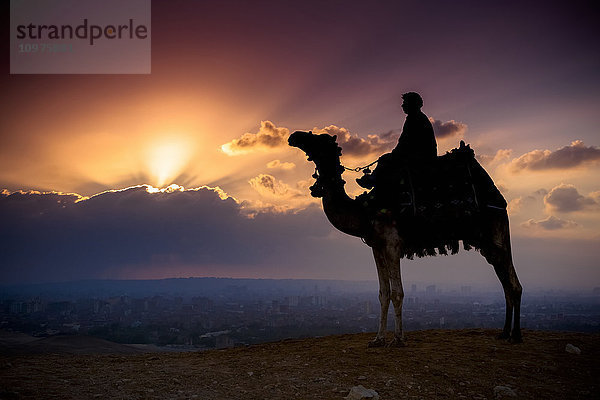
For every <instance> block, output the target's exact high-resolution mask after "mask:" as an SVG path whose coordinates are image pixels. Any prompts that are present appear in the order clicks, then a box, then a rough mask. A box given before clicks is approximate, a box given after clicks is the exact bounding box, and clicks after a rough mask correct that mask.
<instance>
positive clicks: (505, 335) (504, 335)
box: [496, 332, 510, 340]
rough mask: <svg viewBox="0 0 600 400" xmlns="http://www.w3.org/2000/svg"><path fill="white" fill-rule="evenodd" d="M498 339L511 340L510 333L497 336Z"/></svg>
mask: <svg viewBox="0 0 600 400" xmlns="http://www.w3.org/2000/svg"><path fill="white" fill-rule="evenodd" d="M496 339H498V340H510V333H507V332H502V333H501V334H499V335H498V336H496Z"/></svg>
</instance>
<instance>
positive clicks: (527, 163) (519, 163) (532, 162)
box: [510, 140, 600, 172]
mask: <svg viewBox="0 0 600 400" xmlns="http://www.w3.org/2000/svg"><path fill="white" fill-rule="evenodd" d="M597 161H600V148H598V147H596V146H586V145H584V143H583V142H582V141H581V140H575V141H574V142H571V144H570V145H568V146H564V147H562V148H560V149H558V150H555V151H550V150H533V151H530V152H529V153H525V154H523V155H522V156H520V157H519V158H517V159H515V160H513V161H512V162H511V163H510V169H511V170H512V171H513V172H520V171H523V170H532V171H540V170H548V169H569V168H575V167H577V166H579V165H582V164H585V163H590V162H597Z"/></svg>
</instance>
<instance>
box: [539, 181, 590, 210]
mask: <svg viewBox="0 0 600 400" xmlns="http://www.w3.org/2000/svg"><path fill="white" fill-rule="evenodd" d="M544 203H545V204H546V207H548V208H549V209H551V210H555V211H558V212H572V211H580V210H583V209H585V208H590V207H593V206H597V205H598V203H597V202H596V199H594V197H591V196H583V195H582V194H580V193H579V192H578V191H577V189H576V188H575V186H573V185H566V184H564V183H561V184H560V185H558V186H556V187H554V188H553V189H552V190H550V192H548V194H547V195H545V196H544Z"/></svg>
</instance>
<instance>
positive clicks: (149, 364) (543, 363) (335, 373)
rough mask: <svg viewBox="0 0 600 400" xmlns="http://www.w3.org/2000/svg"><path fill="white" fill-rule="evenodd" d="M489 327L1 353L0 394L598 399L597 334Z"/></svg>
mask: <svg viewBox="0 0 600 400" xmlns="http://www.w3.org/2000/svg"><path fill="white" fill-rule="evenodd" d="M497 333H498V332H497V331H493V330H482V329H463V330H428V331H415V332H408V333H407V334H406V338H407V341H408V347H405V348H367V342H368V341H369V340H370V339H371V338H372V336H373V335H372V334H354V335H340V336H328V337H323V338H313V339H304V340H286V341H282V342H276V343H267V344H261V345H254V346H250V347H244V348H234V349H227V350H214V351H204V352H188V353H145V354H96V355H94V354H83V355H81V354H30V355H25V354H23V355H3V356H0V398H2V399H24V398H31V399H94V398H100V399H342V398H344V397H345V396H347V395H348V393H349V390H350V389H351V388H352V387H353V386H357V385H362V386H364V387H365V388H368V389H373V390H375V391H377V393H378V394H379V396H380V398H381V399H496V398H517V399H600V384H599V383H598V377H599V376H600V371H599V369H600V368H599V363H600V361H599V355H600V354H599V350H600V335H597V334H595V335H588V334H581V333H563V332H540V331H527V330H526V331H524V343H522V344H516V345H511V344H509V343H507V342H505V341H499V340H496V339H495V335H496V334H497ZM567 344H572V345H574V346H577V347H578V348H579V349H580V350H581V354H572V353H569V352H567V351H565V346H566V345H567ZM497 386H505V387H509V388H510V389H512V393H509V394H511V395H513V397H508V394H507V392H498V389H497V390H496V393H495V392H494V388H496V387H497ZM503 393H504V394H503ZM514 395H516V397H515V396H514Z"/></svg>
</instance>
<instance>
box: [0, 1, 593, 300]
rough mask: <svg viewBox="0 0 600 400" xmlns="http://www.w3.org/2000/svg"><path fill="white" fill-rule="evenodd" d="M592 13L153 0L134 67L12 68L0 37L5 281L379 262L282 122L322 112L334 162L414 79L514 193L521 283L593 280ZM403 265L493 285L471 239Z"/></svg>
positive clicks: (365, 273)
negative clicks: (319, 193) (27, 71)
mask: <svg viewBox="0 0 600 400" xmlns="http://www.w3.org/2000/svg"><path fill="white" fill-rule="evenodd" d="M7 7H8V6H7V5H5V11H6V8H7ZM597 17H598V12H597V7H596V6H595V5H593V4H592V3H590V2H579V1H576V2H569V4H566V3H565V2H543V3H540V2H529V1H525V2H523V1H520V2H510V1H509V2H502V3H498V4H491V3H488V2H483V3H482V2H477V1H464V2H444V1H428V2H419V3H414V2H410V3H409V2H394V3H391V2H390V3H388V2H380V3H374V4H366V3H352V2H311V1H308V2H302V3H288V2H283V3H280V2H260V3H256V2H250V3H248V2H243V1H229V2H215V3H213V2H185V1H153V2H152V73H151V74H149V75H10V74H9V69H8V60H7V59H6V58H7V54H8V52H7V51H3V54H4V57H5V59H4V61H5V62H4V63H2V68H3V72H2V78H1V79H2V83H1V85H2V88H3V90H2V91H0V100H1V101H2V104H3V111H2V118H1V119H0V190H2V189H3V190H2V192H1V193H0V220H1V221H2V223H1V226H0V255H1V256H0V257H1V261H0V283H2V284H4V285H8V284H18V283H35V282H60V281H71V280H79V279H158V278H173V277H190V276H194V277H234V278H302V279H344V280H376V279H377V274H376V270H375V266H374V262H373V258H372V255H371V252H370V249H369V248H368V247H367V246H365V245H364V244H363V243H362V242H361V241H360V240H358V239H356V238H352V237H349V236H345V235H344V234H343V233H341V232H338V231H336V230H335V229H334V228H333V227H332V226H331V225H330V224H329V222H328V221H327V220H326V218H325V215H324V214H323V210H322V208H321V205H320V202H319V200H318V199H314V198H312V197H311V196H310V192H309V190H308V187H309V186H310V185H312V183H313V179H312V178H311V177H310V176H311V174H312V173H313V170H314V164H312V163H309V162H307V161H306V157H305V155H304V154H303V153H302V152H300V151H299V150H298V149H295V148H291V147H289V146H288V145H287V138H288V136H289V134H290V133H291V132H293V131H295V130H313V132H319V133H330V134H336V135H337V138H338V143H339V144H340V146H341V147H342V148H343V154H342V163H343V164H344V165H347V166H350V167H356V166H360V165H365V164H368V163H370V162H372V161H374V160H375V159H377V158H378V157H379V156H380V155H381V154H383V153H385V152H388V151H390V150H391V149H392V148H394V146H395V145H396V142H397V139H398V137H399V135H400V132H401V130H402V124H403V122H404V118H405V115H404V114H403V113H402V110H401V108H400V103H401V98H400V96H401V94H402V93H405V92H408V91H417V92H419V93H420V94H421V95H422V96H423V99H424V106H423V112H424V113H425V114H427V115H428V116H429V117H430V119H431V121H432V124H433V127H434V130H435V134H436V138H437V142H438V154H439V155H442V154H444V152H446V151H448V150H450V149H452V148H454V147H457V146H458V143H459V141H460V140H464V141H465V142H467V143H470V145H471V147H472V148H473V149H474V150H475V154H476V156H477V158H478V160H479V162H480V163H481V164H482V165H483V166H484V168H485V169H486V170H487V171H488V173H489V174H490V175H491V176H492V178H493V179H494V181H495V182H496V184H497V186H498V187H499V189H500V190H501V192H502V194H503V195H504V197H505V198H506V200H507V201H508V204H509V205H508V211H509V216H510V224H511V233H512V244H513V256H514V262H515V266H516V269H517V272H518V274H519V278H520V280H521V282H522V284H523V287H524V290H525V292H527V290H528V289H539V288H559V289H560V288H562V289H583V290H591V289H592V288H594V287H597V286H600V273H599V269H598V259H599V258H600V250H599V248H600V246H599V245H600V229H599V228H600V185H599V183H598V182H600V179H599V178H600V173H599V172H600V162H599V161H600V148H599V147H598V146H599V145H600V144H599V142H598V137H599V136H598V124H597V110H598V109H600V77H599V75H598V71H599V70H600V56H599V53H598V52H597V51H595V50H593V49H594V48H596V47H597V41H598V37H600V35H599V33H600V32H599V30H600V28H598V24H597ZM4 19H5V20H7V19H8V13H7V12H5V13H4ZM5 26H7V24H5ZM4 50H6V44H5V47H4ZM359 176H360V174H358V173H352V172H346V173H345V174H344V179H345V180H346V181H347V185H346V189H347V191H348V192H349V193H350V194H352V195H358V194H360V193H362V191H363V190H362V189H361V188H359V187H358V186H357V185H356V184H355V182H354V179H355V178H358V177H359ZM402 274H403V278H404V279H405V281H407V282H425V283H427V284H438V285H439V284H448V285H454V286H456V287H460V286H461V285H473V286H477V287H494V288H499V287H500V285H499V283H498V282H497V278H496V276H495V274H494V273H493V270H492V268H491V267H490V266H489V265H488V264H487V263H486V262H485V260H484V259H483V258H482V257H481V256H480V255H479V254H477V253H476V252H473V251H472V252H468V253H467V252H465V251H462V250H461V253H460V254H459V255H456V256H447V257H446V256H440V257H435V258H432V257H428V258H423V259H415V260H403V261H402Z"/></svg>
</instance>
